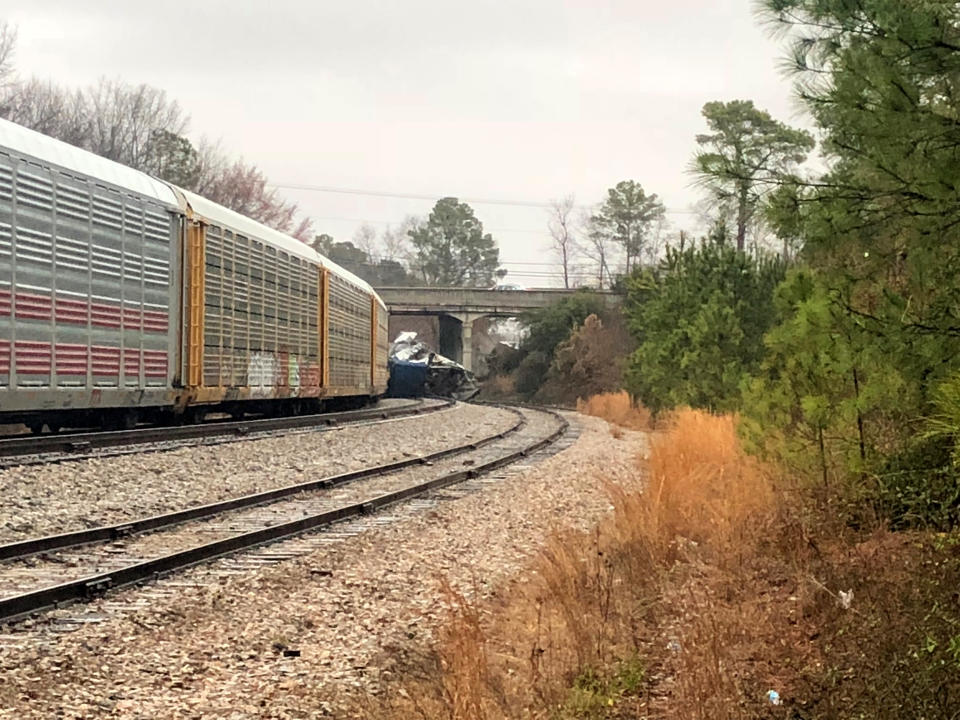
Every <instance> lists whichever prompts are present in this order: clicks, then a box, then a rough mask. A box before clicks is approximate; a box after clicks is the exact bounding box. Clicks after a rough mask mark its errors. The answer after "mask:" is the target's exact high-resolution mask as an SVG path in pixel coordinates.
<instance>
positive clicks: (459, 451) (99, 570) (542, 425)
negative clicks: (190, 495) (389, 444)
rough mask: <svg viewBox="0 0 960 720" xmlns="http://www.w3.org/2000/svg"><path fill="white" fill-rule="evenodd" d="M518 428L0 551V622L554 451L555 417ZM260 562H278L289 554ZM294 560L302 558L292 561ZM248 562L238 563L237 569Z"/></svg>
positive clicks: (524, 416)
mask: <svg viewBox="0 0 960 720" xmlns="http://www.w3.org/2000/svg"><path fill="white" fill-rule="evenodd" d="M508 409H509V410H510V411H511V412H513V413H514V414H515V415H516V416H517V420H516V422H515V423H514V425H513V426H512V427H510V428H508V429H507V430H505V431H503V432H499V433H496V434H493V435H489V436H487V437H484V438H483V439H481V440H478V441H474V442H471V443H467V444H464V445H460V446H457V447H454V448H448V449H446V450H442V451H439V452H435V453H431V454H429V455H425V456H422V457H414V458H409V459H405V460H402V461H399V462H394V463H388V464H386V465H380V466H377V467H372V468H367V469H365V470H359V471H354V472H350V473H345V474H342V475H337V476H331V477H327V478H320V479H316V480H312V481H310V482H307V483H302V484H299V485H293V486H289V487H287V488H280V489H277V490H272V491H268V492H265V493H258V494H255V495H250V496H246V497H244V498H236V499H233V500H229V501H225V502H221V503H215V504H212V505H207V506H203V507H198V508H191V509H188V510H185V511H180V512H176V513H169V514H167V515H162V516H156V517H153V518H144V519H142V520H139V521H135V522H132V523H125V524H124V525H121V526H108V527H104V528H94V529H92V530H85V531H79V532H75V533H66V534H62V535H56V536H49V537H46V538H36V539H33V540H27V541H21V542H17V543H11V544H8V545H5V546H0V558H4V559H5V562H4V563H2V564H0V623H10V622H15V621H16V620H19V619H23V618H26V617H28V616H31V615H33V614H36V613H39V612H41V611H44V610H47V609H51V608H57V607H60V606H62V605H65V604H69V603H72V602H75V601H77V600H84V599H93V598H98V597H100V596H102V595H103V594H105V593H107V592H108V591H111V590H114V589H116V588H119V587H123V586H127V585H133V584H138V583H142V582H145V581H151V580H157V579H159V578H161V577H162V576H164V575H167V574H170V573H172V572H174V571H178V570H181V569H184V568H187V567H190V566H193V565H196V564H199V563H203V562H206V561H209V560H212V559H215V558H219V557H223V556H226V555H231V554H234V553H237V552H239V551H244V550H250V549H251V548H255V547H258V546H262V545H265V544H267V543H274V542H276V541H278V540H282V539H285V538H291V537H293V536H296V535H300V534H302V533H305V532H309V531H315V530H318V529H323V528H329V527H330V526H331V525H334V524H343V523H344V522H349V521H356V520H358V519H361V520H362V519H363V518H366V517H368V516H370V517H374V516H375V513H377V511H379V510H381V509H382V508H384V507H387V506H391V505H396V504H397V503H400V502H401V501H404V500H410V499H411V498H416V497H423V496H429V495H431V494H434V495H435V494H437V493H438V492H443V491H444V490H443V489H444V488H449V487H450V486H452V485H455V484H457V483H462V482H464V481H470V480H472V479H475V478H478V477H480V476H481V475H484V474H486V473H489V472H491V471H493V470H495V469H497V468H500V467H503V466H505V465H509V464H511V463H513V462H516V461H517V460H520V459H522V458H524V457H528V456H529V455H530V454H531V453H535V452H537V451H539V450H541V449H543V448H546V447H547V446H549V445H551V444H552V443H554V442H555V441H556V440H557V439H558V438H560V437H561V436H563V435H564V433H565V432H566V431H567V429H568V424H567V422H566V420H564V419H563V418H562V417H560V416H559V415H558V414H557V413H554V412H552V411H543V410H532V409H528V408H524V409H514V408H508ZM270 551H271V548H264V549H263V550H262V551H260V552H261V554H263V553H266V557H268V558H271V559H273V560H279V559H285V558H286V557H287V556H288V555H287V554H286V553H282V552H281V553H279V554H271V552H270ZM294 554H297V553H294ZM243 557H244V556H243V555H241V556H239V557H238V562H239V561H240V560H241V559H242V558H243Z"/></svg>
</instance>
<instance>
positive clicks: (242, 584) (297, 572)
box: [0, 416, 646, 720]
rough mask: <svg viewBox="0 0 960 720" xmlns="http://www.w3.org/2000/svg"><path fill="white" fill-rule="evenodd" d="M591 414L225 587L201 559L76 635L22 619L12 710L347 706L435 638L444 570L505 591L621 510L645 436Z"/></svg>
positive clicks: (7, 699) (152, 714) (2, 654)
mask: <svg viewBox="0 0 960 720" xmlns="http://www.w3.org/2000/svg"><path fill="white" fill-rule="evenodd" d="M576 422H578V423H580V424H581V425H582V434H581V436H580V438H579V439H578V440H577V441H576V442H575V443H574V444H573V446H572V447H570V448H568V449H567V450H565V451H563V452H561V453H559V454H557V455H555V456H553V457H551V458H549V459H547V460H545V461H543V462H541V463H539V464H537V465H534V466H528V467H526V468H519V469H517V470H515V471H514V472H511V473H509V474H507V476H506V477H505V478H504V479H503V480H501V481H499V482H496V483H494V484H490V485H487V486H485V488H484V489H483V490H482V491H479V492H476V493H474V494H471V495H467V496H465V497H460V498H458V499H454V500H450V501H448V502H443V503H441V504H438V505H435V506H434V507H433V508H432V509H430V510H428V511H415V510H410V511H409V512H401V511H398V512H397V513H393V514H394V515H396V517H395V518H394V519H393V521H392V522H388V523H386V524H383V525H381V526H379V527H377V528H376V529H373V530H369V531H367V532H364V533H363V534H360V535H355V536H344V537H343V539H342V540H339V541H337V542H332V543H330V544H329V546H328V547H327V548H325V549H324V550H322V551H317V552H314V553H312V554H310V555H307V556H305V557H301V558H299V559H296V560H290V561H286V562H282V563H279V564H276V565H272V566H268V567H264V568H261V569H257V570H251V571H250V572H247V573H242V574H237V575H234V576H231V577H228V578H222V579H221V581H220V582H219V584H215V585H210V584H204V583H203V580H202V579H203V577H204V574H205V572H206V571H205V570H204V569H203V568H198V569H196V570H193V571H190V572H187V573H184V574H182V575H181V576H179V580H180V582H179V587H178V588H177V592H176V593H175V594H173V595H172V596H170V597H168V598H166V599H164V600H160V601H156V602H150V603H148V604H146V605H145V606H144V607H143V608H141V609H139V610H135V611H128V612H124V613H118V614H116V615H114V616H110V617H108V618H107V619H106V620H104V621H103V622H99V623H92V624H88V625H86V626H84V627H82V628H81V629H79V630H76V631H75V632H72V633H68V634H59V633H57V632H56V631H55V630H56V628H55V626H50V625H47V626H43V627H41V626H39V625H38V627H36V628H33V629H29V628H14V629H12V630H10V631H9V632H7V634H5V635H4V636H3V637H2V638H0V640H2V644H0V674H2V677H3V683H0V708H2V710H0V718H5V717H11V718H12V717H16V718H18V719H19V718H50V717H64V718H81V717H83V718H91V717H116V718H160V717H162V718H175V717H184V718H187V717H217V718H232V719H237V720H240V719H241V718H242V719H246V718H261V717H271V718H310V717H318V716H323V715H325V714H328V715H331V716H341V715H340V713H338V711H337V704H338V699H341V698H343V697H344V694H345V693H351V692H357V691H361V692H366V691H369V690H374V691H375V690H376V688H377V685H378V680H379V679H380V677H381V673H387V672H389V671H390V668H391V666H392V664H393V660H394V659H395V658H396V657H398V656H399V655H400V654H403V653H404V652H406V650H408V649H413V648H419V647H423V646H424V644H425V643H426V642H428V641H429V638H430V636H431V631H432V629H433V628H435V627H436V626H437V624H438V623H439V622H442V620H443V617H444V609H443V600H442V594H441V593H440V592H438V585H439V583H440V578H446V579H448V580H449V582H450V583H451V584H452V585H453V586H454V587H457V588H459V589H461V590H463V591H465V592H468V593H471V594H472V593H476V592H479V593H480V594H481V595H483V594H486V593H488V592H491V591H492V590H494V589H495V588H497V587H498V586H502V585H503V584H504V583H505V581H507V580H508V579H509V578H510V577H511V576H513V575H515V574H516V573H517V572H519V571H521V570H523V569H524V567H525V566H526V565H527V564H528V563H529V561H530V559H531V558H532V557H533V555H534V554H535V553H536V551H537V550H538V549H539V548H540V547H541V546H542V543H543V542H544V540H545V539H546V538H547V537H548V536H549V533H550V531H551V530H553V529H555V528H558V527H570V526H573V527H580V528H587V527H590V526H592V525H593V524H594V523H595V522H596V520H597V519H598V518H599V517H600V516H601V515H602V514H603V513H605V512H607V511H608V510H609V503H608V500H607V498H606V497H605V495H604V493H603V491H602V488H601V486H600V484H601V480H603V479H607V480H612V481H614V482H616V481H622V480H633V479H634V478H635V477H636V473H637V462H636V457H637V455H638V454H641V453H643V452H644V451H645V447H646V439H645V436H644V435H643V434H641V433H630V432H625V433H624V434H623V436H622V437H621V438H620V439H616V438H614V437H613V436H612V435H611V433H610V430H609V428H608V426H607V424H606V423H605V422H603V421H600V420H597V419H594V418H583V417H579V416H577V417H576ZM454 431H455V430H452V432H454ZM459 437H462V436H459ZM194 584H196V585H197V586H196V587H192V585H194ZM138 592H142V591H140V590H137V589H132V590H126V591H123V592H121V593H119V594H118V597H119V596H126V597H128V598H135V597H137V596H136V593H138ZM101 602H102V601H101Z"/></svg>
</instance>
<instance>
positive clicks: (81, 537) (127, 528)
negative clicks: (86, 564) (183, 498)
mask: <svg viewBox="0 0 960 720" xmlns="http://www.w3.org/2000/svg"><path fill="white" fill-rule="evenodd" d="M507 409H509V408H507ZM512 412H514V413H516V412H517V411H515V410H513V411H512ZM517 414H518V415H519V413H517ZM525 424H526V420H524V419H523V417H522V416H520V419H519V420H517V422H516V423H514V424H513V425H512V426H511V427H509V428H507V429H506V430H504V431H502V432H499V433H496V434H493V435H488V436H487V437H484V438H481V439H480V440H474V441H472V442H469V443H464V444H463V445H456V446H454V447H451V448H446V449H444V450H438V451H436V452H433V453H429V454H427V455H419V456H417V457H412V458H407V459H404V460H397V461H395V462H390V463H384V464H382V465H374V466H372V467H368V468H361V469H359V470H351V471H349V472H345V473H341V474H339V475H331V476H328V477H324V478H319V479H317V480H308V481H307V482H303V483H296V484H294V485H286V486H284V487H280V488H274V489H272V490H264V491H263V492H258V493H252V494H250V495H242V496H240V497H236V498H231V499H229V500H221V501H218V502H214V503H209V504H207V505H196V506H194V507H190V508H186V509H184V510H176V511H173V512H169V513H163V514H160V515H152V516H150V517H145V518H141V519H139V520H131V521H129V522H123V523H117V524H115V525H103V526H100V527H95V528H88V529H85V530H74V531H72V532H66V533H58V534H56V535H45V536H43V537H38V538H28V539H26V540H18V541H16V542H12V543H7V544H5V545H0V560H19V559H22V558H26V557H29V556H31V555H36V554H38V553H43V552H49V551H51V550H65V549H66V548H72V547H78V546H80V545H90V544H93V543H104V542H114V541H116V540H120V539H121V538H126V537H130V536H132V535H139V534H141V533H145V532H149V531H151V530H159V529H161V528H166V527H171V526H173V525H179V524H181V523H184V522H187V521H189V520H202V519H204V518H208V517H212V516H214V515H220V514H222V513H225V512H229V511H230V510H240V509H243V508H249V507H255V506H257V505H267V504H269V503H271V502H273V501H275V500H280V499H282V498H286V497H290V496H291V495H297V494H299V493H303V492H311V491H314V490H322V489H326V488H330V487H335V486H337V485H343V484H345V483H348V482H352V481H354V480H360V479H364V478H370V477H376V476H378V475H386V474H387V473H391V472H396V471H397V470H403V469H405V468H408V467H412V466H414V465H423V464H426V463H429V462H433V461H435V460H442V459H444V458H447V457H450V456H452V455H458V454H461V453H465V452H469V451H471V450H476V449H478V448H481V447H484V446H485V445H489V444H490V443H493V442H496V441H497V440H502V439H503V438H505V437H507V436H508V435H511V434H513V433H515V432H517V431H518V430H520V429H521V428H523V427H524V425H525Z"/></svg>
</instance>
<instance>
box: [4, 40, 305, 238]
mask: <svg viewBox="0 0 960 720" xmlns="http://www.w3.org/2000/svg"><path fill="white" fill-rule="evenodd" d="M15 41H16V31H15V29H14V28H12V27H11V26H10V25H9V24H7V23H0V117H4V118H6V119H8V120H11V121H13V122H15V123H18V124H20V125H23V126H24V127H28V128H30V129H32V130H36V131H38V132H41V133H44V134H45V135H50V136H51V137H55V138H57V139H59V140H63V141H65V142H68V143H70V144H72V145H76V146H77V147H81V148H83V149H85V150H90V151H92V152H94V153H97V154H98V155H102V156H103V157H106V158H109V159H111V160H115V161H117V162H120V163H123V164H125V165H129V166H130V167H133V168H136V169H138V170H143V171H144V172H148V173H151V174H154V175H156V176H158V177H162V178H163V179H165V180H168V181H170V182H173V183H175V184H177V185H180V186H182V187H186V188H187V189H188V190H193V191H195V192H197V193H199V194H201V195H203V196H204V197H207V198H210V199H211V200H213V201H214V202H219V203H220V204H222V205H226V206H227V207H229V208H231V209H232V210H235V211H237V212H239V213H242V214H244V215H247V216H248V217H251V218H253V219H255V220H259V221H260V222H262V223H264V224H265V225H269V226H270V227H273V228H275V229H277V230H280V231H281V232H286V233H289V234H291V235H293V236H294V237H296V238H297V239H299V240H303V241H304V242H306V241H309V240H310V239H311V238H312V237H313V229H312V222H311V221H310V220H309V219H308V218H300V219H298V218H297V213H298V207H297V205H296V203H292V202H287V201H285V200H284V199H283V198H281V197H280V196H279V194H278V193H277V191H276V190H275V189H271V188H269V186H268V185H267V179H266V177H265V176H264V174H263V173H262V172H261V171H260V170H259V169H258V168H257V167H256V166H255V165H250V164H247V163H245V162H244V161H242V160H233V159H231V158H230V157H229V156H228V155H227V154H226V153H225V152H224V151H223V150H222V149H221V147H220V146H219V144H216V143H211V142H209V141H207V140H202V141H201V142H200V144H199V146H197V147H196V148H195V147H194V145H193V144H192V143H191V142H190V141H189V140H188V139H187V138H186V131H187V126H188V124H189V119H188V117H187V116H186V114H185V113H184V112H183V110H182V109H181V108H180V105H179V104H178V103H177V102H176V101H175V100H171V99H170V98H168V97H167V94H166V92H164V91H163V90H160V89H157V88H154V87H150V86H149V85H143V84H141V85H131V84H129V83H125V82H123V81H121V80H108V79H103V80H100V82H99V83H97V84H96V85H94V86H92V87H90V88H87V89H86V90H69V89H67V88H64V87H62V86H59V85H56V84H55V83H53V82H51V81H49V80H39V79H37V78H31V79H29V80H26V81H23V82H13V81H11V77H12V72H13V71H12V63H11V60H12V57H13V49H14V45H15Z"/></svg>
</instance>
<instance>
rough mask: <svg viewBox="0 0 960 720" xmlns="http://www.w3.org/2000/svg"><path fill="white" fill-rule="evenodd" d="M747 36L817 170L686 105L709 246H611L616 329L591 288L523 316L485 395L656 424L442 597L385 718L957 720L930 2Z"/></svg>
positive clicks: (956, 368) (954, 39)
mask: <svg viewBox="0 0 960 720" xmlns="http://www.w3.org/2000/svg"><path fill="white" fill-rule="evenodd" d="M761 14H762V16H763V20H764V21H765V22H767V23H769V24H770V26H771V27H772V28H774V29H775V31H776V32H778V33H779V34H780V35H781V36H782V37H785V38H786V42H787V43H788V47H789V53H788V56H789V57H790V59H791V63H792V64H793V68H792V70H793V74H792V79H793V80H794V82H795V83H796V87H797V91H798V96H799V98H800V100H801V101H802V102H804V103H806V105H807V108H808V110H809V113H810V115H811V117H812V118H813V120H814V122H815V123H816V126H817V131H818V132H817V137H818V139H819V141H820V146H819V152H820V154H821V155H822V157H823V158H824V160H825V162H826V170H825V171H816V172H815V171H814V170H812V169H810V168H806V167H804V166H803V165H802V163H803V161H804V158H805V157H806V155H807V154H808V153H809V152H810V151H811V149H812V148H813V139H812V136H811V135H810V134H808V133H806V132H804V131H799V130H795V129H791V128H789V127H787V126H784V125H782V124H780V123H778V122H776V121H774V120H773V119H772V118H770V117H769V116H768V115H767V114H766V113H763V112H762V111H761V110H759V109H757V108H755V107H754V106H753V104H752V103H749V102H744V101H736V102H729V103H708V104H707V105H706V106H705V107H704V119H705V121H706V124H707V129H708V132H707V133H705V134H704V135H701V136H698V137H697V138H696V140H697V149H696V151H695V153H694V160H693V163H692V165H691V172H692V173H693V174H694V176H695V177H696V178H697V179H698V181H699V182H700V183H701V185H702V186H703V188H704V190H705V191H706V195H707V196H708V197H709V199H710V200H711V201H712V203H713V205H712V207H713V208H714V212H715V214H716V219H717V222H716V224H715V226H714V229H713V230H712V231H711V232H710V233H708V234H707V236H705V237H703V238H700V239H697V240H695V241H690V240H689V239H688V238H686V237H681V239H680V241H679V242H678V243H674V244H673V245H672V247H670V248H668V249H667V250H666V251H665V254H662V255H659V256H658V258H657V259H651V260H645V256H644V254H643V253H642V252H635V250H636V247H635V246H632V247H633V251H631V254H630V256H631V259H632V260H633V263H632V267H631V270H630V272H629V273H625V274H624V275H623V276H622V277H620V279H619V280H617V281H616V283H615V286H616V287H618V288H619V289H621V290H622V292H623V293H624V303H623V309H622V315H621V316H620V317H619V319H618V320H614V319H613V318H612V317H611V314H613V315H615V314H616V313H615V311H610V310H609V309H607V308H603V307H600V306H599V305H597V304H596V303H595V302H591V300H590V296H589V294H583V295H578V296H575V297H574V298H570V299H569V300H567V301H565V302H564V304H561V305H558V306H557V307H555V308H551V309H548V310H545V311H542V312H541V313H538V314H535V315H534V316H533V317H532V318H530V336H529V337H528V338H527V339H526V341H525V342H524V343H523V344H522V345H521V347H520V350H519V351H518V352H517V353H516V354H514V355H512V356H510V358H509V360H508V361H507V360H505V361H504V363H503V364H502V365H501V366H500V370H501V372H500V378H501V379H499V380H498V381H497V382H500V383H501V384H502V385H503V386H504V389H505V390H512V391H514V392H516V393H518V394H521V395H522V396H524V397H527V398H530V399H533V400H537V401H541V402H548V401H553V402H563V403H570V404H573V403H574V402H576V403H577V407H579V408H580V409H581V411H583V412H586V413H588V414H593V415H597V416H600V417H604V418H606V419H607V420H608V421H610V422H611V424H612V425H614V426H616V427H619V428H620V429H619V430H617V431H616V432H619V433H626V432H630V430H629V429H628V428H647V427H652V428H653V431H652V432H651V434H650V452H649V455H648V456H647V457H644V458H638V464H637V476H636V483H635V484H634V485H631V486H623V485H617V486H614V485H608V486H607V492H608V494H609V497H610V502H611V505H612V507H613V510H612V513H611V516H610V517H609V519H608V520H606V521H605V522H603V523H602V524H601V525H600V526H599V527H597V528H595V529H594V530H593V531H592V532H588V533H582V534H580V533H569V532H566V533H560V534H557V535H556V536H554V537H552V538H550V539H549V540H548V541H547V543H546V546H545V549H544V551H543V553H542V554H541V557H540V559H539V561H538V563H537V564H536V566H535V567H534V568H531V570H535V571H536V572H531V573H530V574H529V577H530V578H531V579H529V580H528V581H526V582H523V583H519V584H518V586H517V587H512V588H511V589H510V591H509V592H504V593H502V594H501V595H500V596H499V597H498V598H497V599H494V600H493V601H488V602H476V603H475V602H474V601H473V600H469V599H466V598H464V597H460V596H458V595H456V594H455V593H453V592H452V591H451V607H452V610H451V620H450V624H449V626H448V627H447V628H446V630H445V631H444V633H443V634H442V636H441V637H440V638H439V640H438V641H437V643H436V644H435V646H434V647H433V649H432V654H431V655H430V658H431V662H432V663H433V664H432V665H429V668H430V670H429V671H427V672H422V668H421V672H420V673H419V674H414V673H411V674H410V675H408V676H407V678H406V679H405V680H404V693H403V694H397V695H395V697H396V701H395V703H394V704H393V705H391V706H390V707H387V708H384V709H383V710H382V711H381V716H382V717H386V718H393V717H400V716H404V717H425V718H440V717H443V718H458V719H459V718H463V719H467V718H471V719H473V718H496V717H507V718H521V717H524V718H526V717H537V718H646V717H657V718H660V717H662V718H703V719H704V720H706V719H707V718H710V719H711V720H713V719H716V718H721V719H722V718H890V719H893V718H928V719H934V718H935V719H941V718H943V719H947V718H957V717H960V715H958V712H960V711H958V708H960V603H958V595H957V588H958V587H960V532H958V522H960V475H958V472H960V445H958V442H960V321H958V317H960V223H958V217H960V216H958V213H960V205H958V204H957V196H956V188H957V187H958V186H960V179H958V173H960V162H958V160H960V157H958V150H957V148H958V147H960V129H958V128H960V125H958V124H957V118H958V117H960V105H958V103H960V100H958V96H957V90H956V87H955V84H956V83H955V79H956V73H957V70H958V69H960V24H958V20H957V16H956V8H955V3H952V2H945V1H934V2H925V3H901V2H899V1H897V0H876V1H875V2H870V3H849V2H845V1H842V0H765V2H763V3H762V11H761ZM622 195H626V193H622ZM613 226H614V227H620V228H622V227H624V225H623V224H622V223H621V224H620V225H617V223H613ZM764 234H766V235H767V236H768V237H773V238H774V239H775V240H776V242H769V241H768V242H766V243H759V242H753V240H752V239H754V238H757V237H762V236H764ZM631 237H638V236H636V235H635V236H631ZM624 238H625V239H626V235H625V236H624ZM629 242H632V241H629ZM616 328H625V329H626V331H627V332H626V333H625V334H623V335H620V334H618V331H615V329H616ZM601 348H602V349H601ZM508 386H509V387H508ZM624 391H625V392H624ZM617 393H621V394H617ZM574 396H576V397H574ZM591 396H593V397H591ZM578 399H579V401H578ZM641 408H647V409H649V418H650V420H649V421H648V420H647V419H646V417H644V415H645V413H646V411H645V410H642V409H641ZM638 418H641V419H639V420H638ZM597 473H598V476H599V477H600V478H602V477H603V471H602V468H598V469H597Z"/></svg>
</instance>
